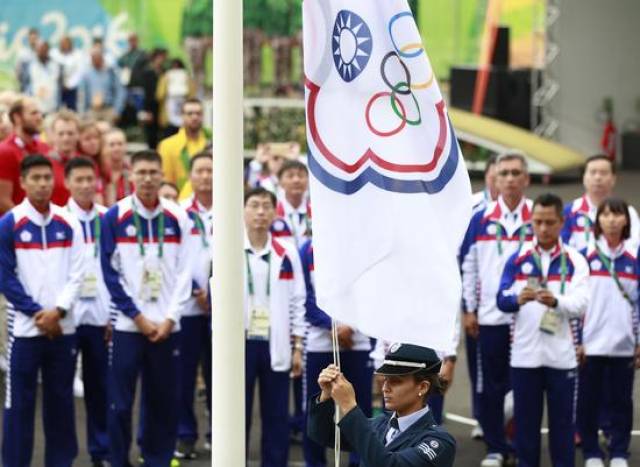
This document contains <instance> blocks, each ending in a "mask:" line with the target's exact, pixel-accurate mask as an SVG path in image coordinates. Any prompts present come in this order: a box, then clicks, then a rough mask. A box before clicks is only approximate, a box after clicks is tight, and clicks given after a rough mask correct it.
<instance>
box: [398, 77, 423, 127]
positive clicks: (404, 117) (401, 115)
mask: <svg viewBox="0 0 640 467" xmlns="http://www.w3.org/2000/svg"><path fill="white" fill-rule="evenodd" d="M406 85H407V83H403V82H400V83H398V84H396V85H395V86H394V87H393V91H391V96H390V100H391V108H392V109H393V113H395V114H396V115H397V116H398V118H400V119H402V120H404V121H405V122H407V124H408V125H412V126H417V125H420V124H421V123H422V112H420V105H419V104H418V99H417V98H416V96H415V94H413V93H411V97H412V98H413V103H414V104H415V105H416V109H418V118H417V119H415V120H408V119H407V115H406V112H405V111H404V107H403V108H402V113H401V112H400V111H399V110H398V106H397V105H396V100H397V101H398V102H399V103H400V105H402V102H401V101H400V100H399V99H397V98H396V93H397V92H398V91H397V88H399V87H401V86H406Z"/></svg>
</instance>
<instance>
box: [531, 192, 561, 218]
mask: <svg viewBox="0 0 640 467" xmlns="http://www.w3.org/2000/svg"><path fill="white" fill-rule="evenodd" d="M536 206H542V207H545V208H549V207H551V208H554V209H555V210H556V213H558V216H560V218H561V219H562V218H563V217H564V214H563V211H564V206H563V205H562V198H560V197H559V196H558V195H554V194H553V193H544V194H542V195H540V196H538V197H537V198H536V199H535V201H534V202H533V207H532V208H531V211H533V210H534V209H535V208H536Z"/></svg>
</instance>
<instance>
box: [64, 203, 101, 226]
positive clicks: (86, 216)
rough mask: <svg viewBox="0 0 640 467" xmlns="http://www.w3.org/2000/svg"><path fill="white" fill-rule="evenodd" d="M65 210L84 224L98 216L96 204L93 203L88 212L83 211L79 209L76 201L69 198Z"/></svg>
mask: <svg viewBox="0 0 640 467" xmlns="http://www.w3.org/2000/svg"><path fill="white" fill-rule="evenodd" d="M67 209H68V210H69V212H71V213H73V214H75V215H76V217H77V218H78V219H80V220H81V221H85V222H88V221H91V220H93V218H94V217H96V215H97V214H98V210H97V207H96V203H93V204H92V205H91V209H89V210H88V211H85V210H84V209H82V208H81V207H80V205H79V204H78V203H76V201H75V200H74V199H73V198H69V202H68V203H67Z"/></svg>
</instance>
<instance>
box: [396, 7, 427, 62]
mask: <svg viewBox="0 0 640 467" xmlns="http://www.w3.org/2000/svg"><path fill="white" fill-rule="evenodd" d="M405 16H409V17H410V18H413V15H412V14H411V12H410V11H403V12H402V13H398V14H397V15H394V16H393V17H392V18H391V20H390V21H389V37H390V38H391V42H392V43H393V47H394V48H395V49H396V52H398V53H399V54H400V56H401V57H405V58H415V57H418V56H419V55H420V54H421V53H423V52H424V48H423V47H422V44H418V45H417V47H418V49H417V50H416V51H414V52H410V53H407V52H406V49H407V46H404V47H402V48H399V47H398V44H396V40H395V39H394V37H393V31H392V28H393V24H394V23H395V22H396V21H398V20H399V19H400V18H403V17H405ZM409 45H410V47H409V48H415V47H416V44H409Z"/></svg>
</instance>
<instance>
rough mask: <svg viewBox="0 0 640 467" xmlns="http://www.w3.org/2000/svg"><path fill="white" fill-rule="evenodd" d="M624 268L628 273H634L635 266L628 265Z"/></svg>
mask: <svg viewBox="0 0 640 467" xmlns="http://www.w3.org/2000/svg"><path fill="white" fill-rule="evenodd" d="M624 270H625V272H626V273H627V274H631V273H633V266H627V267H626V268H625V269H624Z"/></svg>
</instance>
